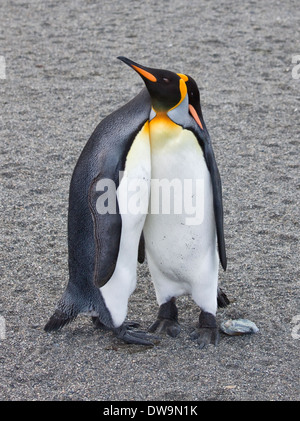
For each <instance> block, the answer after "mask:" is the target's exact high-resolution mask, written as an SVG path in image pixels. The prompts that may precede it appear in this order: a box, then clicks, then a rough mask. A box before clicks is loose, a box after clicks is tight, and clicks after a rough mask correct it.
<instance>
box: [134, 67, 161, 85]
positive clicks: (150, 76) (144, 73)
mask: <svg viewBox="0 0 300 421" xmlns="http://www.w3.org/2000/svg"><path fill="white" fill-rule="evenodd" d="M132 67H133V68H134V69H135V70H136V71H137V72H138V73H139V74H140V75H142V76H144V77H145V78H146V79H148V80H150V82H157V79H156V77H155V76H153V75H152V74H151V73H149V72H147V71H146V70H143V69H140V68H139V67H137V66H134V65H133V64H132Z"/></svg>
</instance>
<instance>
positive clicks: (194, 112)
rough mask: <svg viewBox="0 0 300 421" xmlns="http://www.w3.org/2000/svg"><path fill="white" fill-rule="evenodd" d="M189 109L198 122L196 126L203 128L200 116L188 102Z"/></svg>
mask: <svg viewBox="0 0 300 421" xmlns="http://www.w3.org/2000/svg"><path fill="white" fill-rule="evenodd" d="M189 110H190V113H191V114H192V116H193V118H194V120H195V121H196V123H197V124H198V126H200V127H201V129H202V130H203V126H202V123H201V121H200V118H199V117H198V114H197V112H196V110H195V108H194V107H193V106H192V105H191V104H189Z"/></svg>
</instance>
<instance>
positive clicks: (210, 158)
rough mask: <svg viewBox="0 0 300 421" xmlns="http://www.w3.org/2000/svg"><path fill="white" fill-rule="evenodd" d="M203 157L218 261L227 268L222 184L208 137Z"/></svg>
mask: <svg viewBox="0 0 300 421" xmlns="http://www.w3.org/2000/svg"><path fill="white" fill-rule="evenodd" d="M204 158H205V161H206V165H207V167H208V170H209V172H210V176H211V182H212V189H213V198H214V213H215V220H216V229H217V238H218V250H219V256H220V262H221V265H222V267H223V269H224V270H226V268H227V257H226V248H225V238H224V217H223V200H222V184H221V177H220V173H219V170H218V167H217V163H216V159H215V155H214V152H213V149H212V145H211V142H210V139H209V141H208V142H205V144H204Z"/></svg>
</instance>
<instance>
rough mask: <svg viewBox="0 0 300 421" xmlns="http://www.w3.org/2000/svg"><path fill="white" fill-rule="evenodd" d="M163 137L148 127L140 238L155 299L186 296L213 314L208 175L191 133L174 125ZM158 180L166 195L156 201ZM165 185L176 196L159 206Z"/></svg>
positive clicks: (214, 266)
mask: <svg viewBox="0 0 300 421" xmlns="http://www.w3.org/2000/svg"><path fill="white" fill-rule="evenodd" d="M168 133H172V135H170V134H169V135H168V136H165V135H164V134H163V130H161V127H160V125H159V124H157V123H155V122H154V124H153V130H152V122H151V123H150V141H151V178H152V186H151V201H150V207H149V213H148V216H147V218H146V223H145V227H144V235H145V241H146V252H147V260H148V264H149V269H150V272H151V275H152V279H153V282H154V285H155V289H156V295H157V300H158V303H159V305H161V304H162V303H164V302H166V301H168V300H169V299H170V298H171V297H173V296H175V297H176V296H179V295H182V294H186V293H188V294H192V296H193V298H194V300H195V301H196V302H197V304H198V305H199V306H200V307H201V308H202V309H203V310H205V311H209V312H211V313H215V311H216V290H217V277H218V258H217V248H216V228H215V219H214V211H213V195H212V186H211V178H210V174H209V171H208V169H207V166H206V163H205V159H204V156H203V153H202V150H201V148H200V146H199V144H198V141H197V139H196V137H195V136H194V134H193V133H192V132H190V131H188V130H183V129H182V128H181V127H180V126H177V127H173V131H169V132H168ZM163 179H165V182H163V183H162V184H165V189H166V190H165V191H164V192H162V195H161V196H160V198H159V197H158V195H157V191H156V190H155V189H153V186H155V184H158V183H159V181H155V180H160V181H161V180H163ZM174 180H176V181H174ZM167 181H168V183H172V186H173V188H175V195H174V196H173V195H172V194H171V195H170V198H169V197H167V199H166V200H165V201H164V200H162V201H161V199H162V198H163V197H165V198H166V192H167V184H168V183H167ZM166 202H169V206H168V203H166ZM168 211H169V214H168Z"/></svg>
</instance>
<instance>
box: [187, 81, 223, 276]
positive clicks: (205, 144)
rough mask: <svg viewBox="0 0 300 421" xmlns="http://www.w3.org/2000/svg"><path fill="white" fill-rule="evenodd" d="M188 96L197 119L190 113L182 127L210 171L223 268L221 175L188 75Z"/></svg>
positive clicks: (195, 85) (195, 93)
mask: <svg viewBox="0 0 300 421" xmlns="http://www.w3.org/2000/svg"><path fill="white" fill-rule="evenodd" d="M186 84H187V88H188V96H189V107H190V106H192V107H193V108H194V111H195V112H196V114H197V116H198V119H199V120H200V124H199V122H197V121H196V120H195V119H194V118H193V117H192V115H191V116H190V118H189V119H188V120H187V121H185V123H184V125H183V127H184V128H186V129H189V130H191V131H192V132H193V133H194V134H195V136H196V138H197V139H198V142H199V145H200V147H201V148H202V151H203V155H204V159H205V162H206V165H207V168H208V170H209V172H210V176H211V182H212V189H213V201H214V213H215V220H216V230H217V239H218V251H219V257H220V262H221V265H222V267H223V269H224V270H226V267H227V257H226V248H225V238H224V222H223V219H224V218H223V201H222V184H221V177H220V173H219V170H218V166H217V163H216V159H215V155H214V151H213V147H212V144H211V140H210V136H209V133H208V130H207V128H206V125H205V122H204V119H203V115H202V110H201V105H200V93H199V89H198V87H197V84H196V82H195V81H194V79H193V78H191V77H190V76H188V81H187V83H186Z"/></svg>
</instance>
